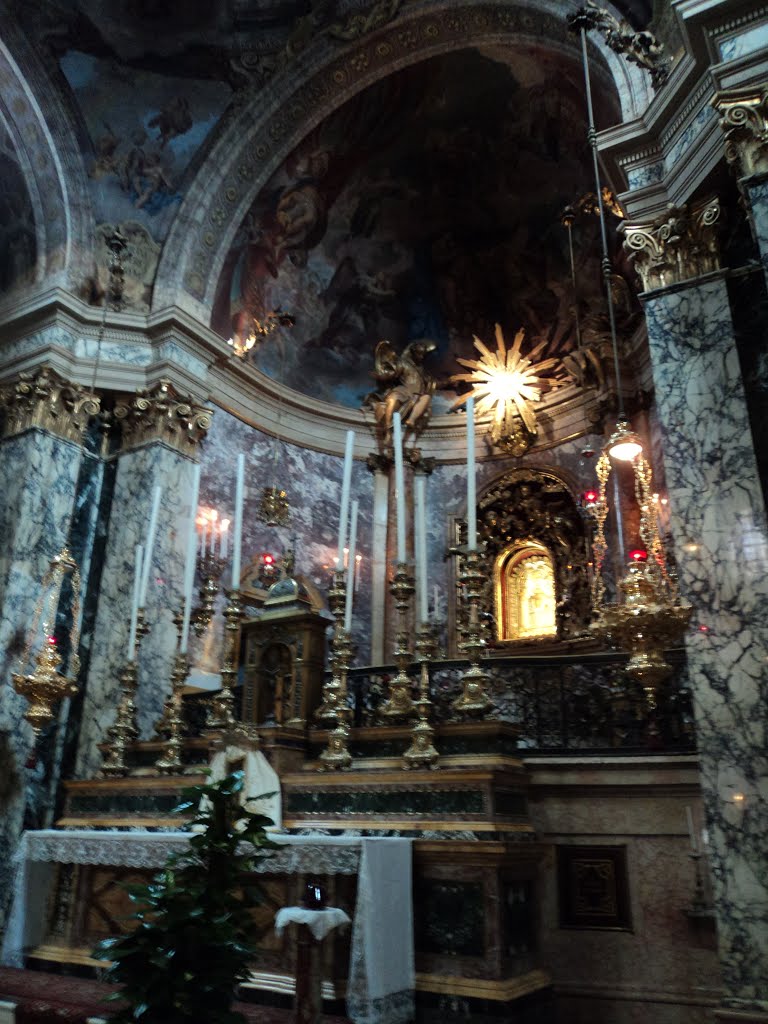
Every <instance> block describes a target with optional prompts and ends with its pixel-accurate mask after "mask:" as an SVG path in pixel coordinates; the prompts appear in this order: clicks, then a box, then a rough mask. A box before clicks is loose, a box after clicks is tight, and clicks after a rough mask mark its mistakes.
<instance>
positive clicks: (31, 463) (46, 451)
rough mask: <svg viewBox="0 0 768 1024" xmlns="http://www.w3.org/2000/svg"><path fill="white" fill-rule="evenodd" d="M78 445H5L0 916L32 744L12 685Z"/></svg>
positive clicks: (69, 493) (67, 504)
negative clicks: (13, 673)
mask: <svg viewBox="0 0 768 1024" xmlns="http://www.w3.org/2000/svg"><path fill="white" fill-rule="evenodd" d="M81 454H82V453H81V449H80V448H79V447H78V446H77V445H75V444H71V443H69V442H67V441H62V440H60V439H59V438H56V437H53V436H51V435H50V434H47V433H45V432H43V431H40V430H29V431H26V432H25V433H23V434H20V435H18V436H16V437H12V438H8V439H7V440H5V441H3V442H2V443H0V480H2V486H1V487H0V536H2V538H3V543H2V545H0V594H1V595H2V596H1V597H0V611H1V615H2V618H0V672H1V675H0V685H1V686H2V687H3V693H2V698H1V699H0V779H2V782H0V894H3V895H0V917H2V916H3V915H4V912H5V907H4V906H3V904H4V895H5V894H7V893H9V892H10V891H11V886H10V877H9V875H8V872H9V871H10V862H11V854H12V852H13V847H14V845H15V843H16V840H17V839H18V836H19V833H20V831H21V828H22V824H23V820H24V807H25V787H26V783H27V778H26V766H27V762H28V759H29V755H30V753H31V752H32V750H33V737H32V731H31V729H30V728H29V726H27V725H26V724H25V722H24V717H23V716H24V711H25V710H26V707H27V702H26V700H24V699H23V698H22V697H20V696H18V695H17V694H16V692H15V691H14V689H13V684H12V682H11V674H12V672H14V671H17V669H18V661H17V659H18V657H19V656H20V655H21V654H22V652H23V648H24V643H25V639H26V630H27V628H28V627H29V625H30V623H31V621H32V619H33V616H34V611H35V604H36V602H37V599H38V595H39V587H40V581H41V580H42V577H43V575H44V574H45V572H46V570H47V569H48V567H49V564H50V559H51V558H52V557H53V556H54V555H56V554H58V552H59V551H61V549H62V547H63V546H64V543H65V541H66V539H67V534H68V531H69V524H70V520H71V517H72V507H73V503H74V499H75V487H76V484H77V476H78V470H79V467H80V461H81Z"/></svg>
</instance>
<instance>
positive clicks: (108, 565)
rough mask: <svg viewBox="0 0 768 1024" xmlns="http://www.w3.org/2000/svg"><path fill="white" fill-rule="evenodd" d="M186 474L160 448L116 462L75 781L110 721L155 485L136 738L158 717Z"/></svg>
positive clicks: (90, 770)
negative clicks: (157, 495) (138, 552)
mask: <svg viewBox="0 0 768 1024" xmlns="http://www.w3.org/2000/svg"><path fill="white" fill-rule="evenodd" d="M192 474H193V463H192V461H191V460H190V459H189V458H187V457H185V456H183V455H180V454H179V453H178V452H177V451H175V450H173V449H171V448H169V447H168V446H167V445H164V444H159V443H157V444H149V445H147V446H145V447H142V448H139V449H136V450H135V451H130V452H126V453H125V454H123V455H121V456H120V461H119V464H118V470H117V478H116V481H115V489H114V495H113V498H112V511H111V514H110V520H109V536H108V540H107V545H106V551H105V556H104V566H103V570H102V577H101V590H100V594H99V606H98V612H97V615H96V625H95V629H94V637H93V644H92V653H91V664H90V671H89V674H88V686H87V691H86V697H85V703H84V706H83V715H82V722H81V728H80V745H79V751H78V763H77V773H78V775H79V776H81V777H88V776H91V775H93V774H95V773H96V772H97V771H98V770H99V768H100V767H101V755H100V753H99V751H98V749H97V744H98V743H100V742H102V741H103V740H104V739H105V738H106V733H107V730H108V728H109V726H110V725H112V722H113V721H114V716H115V709H116V707H117V701H118V694H119V682H118V676H119V673H120V669H121V668H122V666H123V665H124V664H125V661H126V656H127V643H128V627H129V616H130V602H131V593H132V589H133V565H134V550H135V547H136V545H137V544H143V543H144V542H145V537H146V533H147V526H148V522H149V515H150V509H151V505H152V493H153V489H154V487H155V485H156V484H159V485H160V486H161V487H162V488H163V493H162V498H161V503H160V516H159V520H158V528H157V537H156V540H155V546H154V551H153V557H152V568H151V571H150V577H149V581H150V582H149V590H148V592H147V609H146V613H147V621H148V623H149V624H150V626H151V632H150V633H149V635H148V636H146V637H145V638H144V640H143V642H142V644H141V650H140V653H139V662H138V665H139V690H138V696H137V700H136V704H137V707H138V709H139V714H138V724H139V729H140V733H141V736H142V738H148V737H149V736H150V735H151V734H152V729H153V726H154V723H155V722H156V721H157V719H158V718H159V716H160V713H161V711H162V706H163V701H164V700H165V698H166V696H167V692H168V691H169V689H170V673H171V666H172V662H173V656H174V651H175V647H176V630H175V627H174V625H173V616H174V613H175V611H176V610H177V609H178V608H179V607H180V604H181V593H182V590H181V586H182V577H183V567H184V552H185V541H186V538H185V529H184V524H185V523H186V521H187V516H188V512H189V499H190V494H191V488H192Z"/></svg>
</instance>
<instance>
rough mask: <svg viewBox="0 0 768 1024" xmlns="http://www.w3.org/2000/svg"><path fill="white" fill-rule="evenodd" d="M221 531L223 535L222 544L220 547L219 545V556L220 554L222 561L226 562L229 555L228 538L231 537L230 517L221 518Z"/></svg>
mask: <svg viewBox="0 0 768 1024" xmlns="http://www.w3.org/2000/svg"><path fill="white" fill-rule="evenodd" d="M219 531H220V536H221V544H220V547H219V556H220V558H221V560H222V562H226V560H227V555H228V554H229V543H228V538H229V520H228V519H222V520H221V522H220V523H219Z"/></svg>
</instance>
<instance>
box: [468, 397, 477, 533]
mask: <svg viewBox="0 0 768 1024" xmlns="http://www.w3.org/2000/svg"><path fill="white" fill-rule="evenodd" d="M467 549H468V550H469V551H477V492H476V481H475V400H474V398H468V399H467Z"/></svg>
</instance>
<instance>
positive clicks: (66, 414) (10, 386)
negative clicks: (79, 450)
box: [0, 366, 100, 444]
mask: <svg viewBox="0 0 768 1024" xmlns="http://www.w3.org/2000/svg"><path fill="white" fill-rule="evenodd" d="M99 408H100V399H99V397H98V395H96V394H94V392H93V391H89V390H88V389H87V388H84V387H82V385H80V384H73V383H72V382H71V381H68V380H67V379H66V378H64V377H62V376H61V375H60V374H58V373H56V371H55V370H53V369H51V367H50V366H42V367H39V368H38V369H35V370H32V371H29V372H24V373H20V374H19V376H18V377H17V378H16V379H15V380H12V381H10V382H9V383H7V384H5V385H4V386H3V387H2V388H0V410H2V412H3V426H2V436H3V437H13V436H15V435H16V434H21V433H22V432H23V431H25V430H31V429H33V428H36V429H38V430H45V431H48V432H49V433H51V434H55V435H56V436H57V437H61V438H63V439H64V440H66V441H74V442H76V443H77V444H80V443H81V442H82V440H83V435H84V434H85V429H86V427H87V426H88V421H89V420H90V419H91V417H93V416H96V415H98V412H99Z"/></svg>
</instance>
